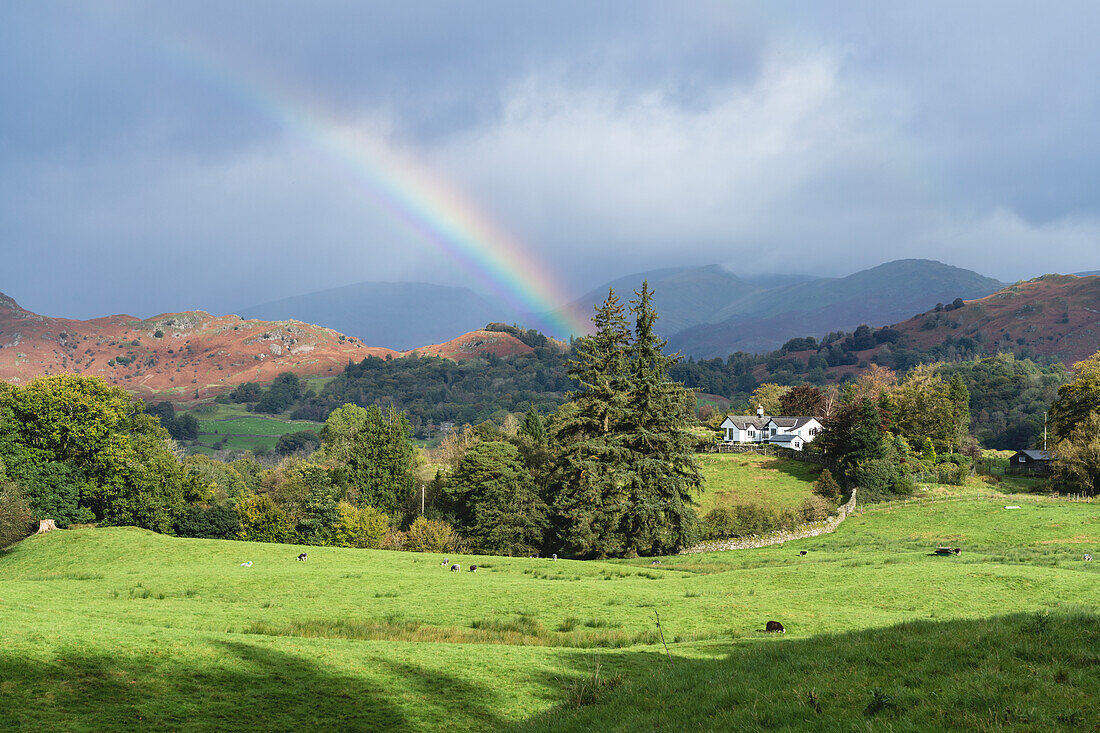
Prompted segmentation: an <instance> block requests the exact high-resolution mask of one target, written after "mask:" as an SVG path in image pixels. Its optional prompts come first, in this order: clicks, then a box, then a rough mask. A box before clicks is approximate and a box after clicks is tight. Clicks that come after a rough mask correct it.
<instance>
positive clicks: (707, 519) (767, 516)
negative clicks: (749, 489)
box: [703, 497, 820, 540]
mask: <svg viewBox="0 0 1100 733" xmlns="http://www.w3.org/2000/svg"><path fill="white" fill-rule="evenodd" d="M815 498H820V497H815ZM802 521H803V520H802V518H801V514H800V512H796V511H794V510H793V509H784V510H782V511H778V512H777V511H775V510H773V509H769V508H768V507H765V506H761V505H759V504H741V505H738V506H732V507H716V508H714V509H712V510H710V511H709V512H707V514H706V515H705V516H704V517H703V538H704V539H708V540H723V539H729V538H733V537H748V536H750V535H760V534H766V533H768V532H777V531H780V530H791V529H794V528H795V527H797V526H798V525H799V524H801V523H802Z"/></svg>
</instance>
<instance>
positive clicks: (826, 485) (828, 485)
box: [814, 468, 844, 504]
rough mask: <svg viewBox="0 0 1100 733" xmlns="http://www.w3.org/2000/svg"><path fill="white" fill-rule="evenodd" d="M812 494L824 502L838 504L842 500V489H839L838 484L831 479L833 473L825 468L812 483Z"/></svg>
mask: <svg viewBox="0 0 1100 733" xmlns="http://www.w3.org/2000/svg"><path fill="white" fill-rule="evenodd" d="M814 494H816V495H817V496H819V497H821V498H823V499H825V500H826V501H831V502H833V503H835V504H839V503H840V501H841V500H842V499H843V498H844V489H842V488H840V484H838V483H837V481H836V479H835V478H833V472H832V471H830V470H829V469H827V468H826V469H824V470H823V471H822V472H821V475H820V476H818V477H817V481H814Z"/></svg>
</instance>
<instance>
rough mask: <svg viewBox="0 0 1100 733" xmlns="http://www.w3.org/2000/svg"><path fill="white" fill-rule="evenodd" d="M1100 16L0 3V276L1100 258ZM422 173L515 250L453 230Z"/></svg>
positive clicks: (563, 287)
mask: <svg viewBox="0 0 1100 733" xmlns="http://www.w3.org/2000/svg"><path fill="white" fill-rule="evenodd" d="M1098 31H1100V5H1097V4H1096V3H1095V2H1060V3H1056V4H1047V3H1034V2H1032V3H1012V2H1004V1H998V2H988V3H981V2H973V3H957V2H942V3H938V2H920V3H872V2H868V3H861V4H855V3H839V4H837V3H825V2H814V3H790V4H787V3H780V2H761V3H758V4H740V3H732V2H694V3H693V2H681V3H667V2H654V3H647V2H637V1H631V2H615V3H598V2H591V0H585V1H583V2H553V3H538V4H535V3H517V2H513V1H512V0H502V1H501V2H494V3H489V2H455V1H454V0H447V1H442V2H413V1H406V2H401V3H389V4H382V3H346V2H341V3H325V2H317V1H313V2H308V3H305V2H298V3H289V2H285V3H284V2H272V1H271V0H256V1H255V2H248V1H245V0H235V1H234V2H229V3H226V2H187V3H157V4H154V3H130V2H123V1H116V2H109V1H106V0H105V1H104V2H98V3H71V4H66V3H54V2H49V1H48V0H44V1H42V2H33V3H25V2H17V1H16V0H0V291H2V292H5V293H7V294H9V295H11V296H13V297H15V298H16V299H17V300H18V301H19V302H20V303H21V304H22V305H24V306H25V307H28V308H30V309H32V310H36V311H38V312H43V313H47V314H50V315H64V316H70V317H91V316H97V315H103V314H106V313H115V312H128V313H132V314H134V315H139V316H148V315H153V314H155V313H159V312H163V311H172V310H181V309H190V308H202V309H205V310H210V311H213V312H218V313H222V312H230V311H232V310H234V309H237V308H241V307H245V306H248V305H252V304H256V303H259V302H263V301H266V300H271V299H274V298H279V297H284V296H288V295H294V294H299V293H304V292H309V291H312V290H319V289H324V288H329V287H335V286H339V285H345V284H349V283H353V282H359V281H364V280H418V281H432V282H440V283H448V284H464V285H469V286H472V287H475V288H479V289H482V290H486V291H492V290H493V289H494V288H499V287H501V282H502V281H508V280H513V281H514V280H516V279H519V280H521V281H522V280H523V279H524V278H528V277H529V278H532V281H534V280H535V279H542V280H543V281H548V282H551V283H558V284H559V286H560V287H559V291H560V292H563V293H565V294H567V295H576V294H579V293H580V292H583V291H585V290H587V289H589V288H590V287H593V286H595V285H598V284H599V283H601V282H603V281H605V280H608V279H611V278H613V277H617V276H620V275H623V274H627V273H629V272H633V271H638V270H644V269H650V268H654V267H666V266H673V265H684V264H686V265H704V264H710V263H714V262H719V263H724V264H727V265H728V266H729V267H731V269H733V270H734V271H739V272H766V271H770V272H800V273H812V274H822V275H844V274H848V273H850V272H852V271H855V270H858V269H861V268H864V267H868V266H872V265H876V264H879V263H881V262H884V261H887V260H891V259H898V258H903V257H927V258H932V259H938V260H941V261H944V262H947V263H949V264H954V265H958V266H960V267H966V268H970V269H974V270H977V271H979V272H981V273H983V274H986V275H990V276H993V277H997V278H1000V279H1002V280H1016V279H1020V278H1024V277H1031V276H1034V275H1038V274H1041V273H1045V272H1073V271H1079V270H1092V269H1098V268H1100V185H1098V184H1100V180H1098V178H1100V77H1098V74H1097V69H1100V43H1097V42H1096V38H1097V36H1098ZM409 171H416V175H415V176H412V175H411V174H410V173H409ZM418 181H420V182H424V181H427V182H428V183H427V184H423V185H422V183H417V182H418ZM439 190H449V191H450V192H451V194H450V196H451V198H450V199H449V200H458V201H460V202H461V203H460V205H459V208H460V210H462V211H467V212H476V215H477V216H478V217H479V218H481V219H483V220H486V221H489V222H491V223H492V224H493V226H494V227H496V228H497V229H499V230H500V231H503V232H507V233H509V234H510V236H511V238H512V241H514V242H517V243H519V246H520V247H522V248H523V249H525V250H526V251H527V252H528V253H530V255H531V256H532V258H533V260H534V261H533V262H529V263H528V264H527V265H526V268H527V269H525V270H521V271H520V272H516V271H515V270H514V269H513V270H512V271H509V270H508V268H504V270H503V271H501V272H496V273H495V274H494V273H492V272H487V271H486V268H485V267H483V266H482V265H481V264H479V263H478V252H477V251H472V252H471V251H467V252H466V253H462V252H461V251H460V250H461V248H458V249H459V251H458V253H457V254H456V252H455V247H454V246H453V243H449V242H447V241H446V231H445V229H446V228H445V227H444V231H443V233H442V234H441V233H440V229H439V228H438V226H437V227H436V228H435V229H434V230H433V222H435V224H438V220H439V218H440V201H441V199H440V198H439V196H438V195H435V196H434V198H433V196H432V195H429V194H428V193H427V192H428V191H436V192H437V194H438V191H439ZM475 239H476V238H475ZM467 244H469V243H467ZM478 246H479V245H478V243H477V242H475V243H474V249H475V250H476V249H477V247H478ZM531 268H537V269H538V270H539V272H538V273H532V272H531ZM546 292H552V289H550V290H548V291H546Z"/></svg>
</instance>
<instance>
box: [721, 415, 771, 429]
mask: <svg viewBox="0 0 1100 733" xmlns="http://www.w3.org/2000/svg"><path fill="white" fill-rule="evenodd" d="M726 420H729V421H730V422H732V423H733V426H734V427H735V428H737V429H738V430H745V429H747V428H756V429H757V430H761V429H763V427H764V423H765V421H764V420H761V419H760V418H759V417H757V416H756V415H726ZM722 423H723V424H725V420H723V421H722Z"/></svg>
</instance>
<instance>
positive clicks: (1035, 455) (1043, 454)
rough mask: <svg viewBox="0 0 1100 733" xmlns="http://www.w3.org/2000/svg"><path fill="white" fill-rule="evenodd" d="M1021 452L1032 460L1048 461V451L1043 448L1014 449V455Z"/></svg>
mask: <svg viewBox="0 0 1100 733" xmlns="http://www.w3.org/2000/svg"><path fill="white" fill-rule="evenodd" d="M1021 453H1023V454H1024V455H1025V456H1027V457H1028V458H1030V459H1031V460H1033V461H1049V460H1050V451H1045V450H1020V451H1016V455H1019V454H1021Z"/></svg>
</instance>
